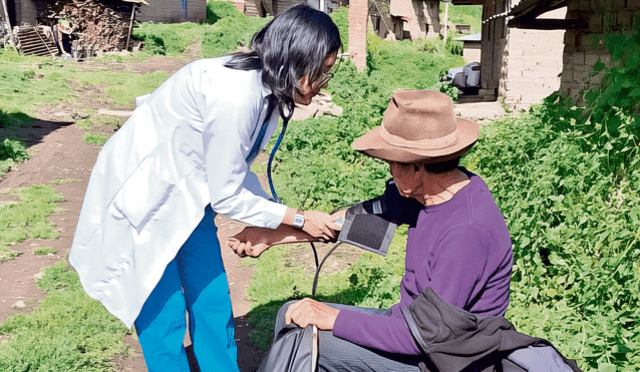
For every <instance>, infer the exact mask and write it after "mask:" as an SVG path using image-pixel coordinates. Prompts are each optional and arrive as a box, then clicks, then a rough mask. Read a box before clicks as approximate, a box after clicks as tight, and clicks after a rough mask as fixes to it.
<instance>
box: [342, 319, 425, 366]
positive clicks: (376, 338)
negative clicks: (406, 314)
mask: <svg viewBox="0 0 640 372" xmlns="http://www.w3.org/2000/svg"><path fill="white" fill-rule="evenodd" d="M333 335H334V336H336V337H340V338H342V339H345V340H347V341H350V342H353V343H355V344H358V345H361V346H365V347H369V348H372V349H376V350H382V351H386V352H389V353H396V354H407V355H419V354H420V349H419V348H418V345H416V343H415V341H414V340H413V336H411V332H410V331H409V328H408V327H407V324H406V322H405V320H404V318H403V317H402V315H401V313H400V312H399V311H398V312H396V314H394V315H391V316H386V315H379V314H366V313H362V312H358V311H353V310H344V309H343V310H340V313H338V317H337V318H336V322H335V324H334V326H333Z"/></svg>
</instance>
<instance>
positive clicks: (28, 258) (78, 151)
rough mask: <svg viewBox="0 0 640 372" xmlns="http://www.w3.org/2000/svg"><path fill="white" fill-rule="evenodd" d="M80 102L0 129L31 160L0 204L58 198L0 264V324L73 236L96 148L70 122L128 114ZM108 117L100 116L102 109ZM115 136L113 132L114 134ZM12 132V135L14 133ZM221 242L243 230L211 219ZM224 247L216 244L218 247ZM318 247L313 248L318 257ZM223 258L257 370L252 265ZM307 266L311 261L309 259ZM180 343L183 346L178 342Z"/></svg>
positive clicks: (27, 300) (7, 181) (132, 66)
mask: <svg viewBox="0 0 640 372" xmlns="http://www.w3.org/2000/svg"><path fill="white" fill-rule="evenodd" d="M198 54H199V49H198V48H197V47H196V46H194V47H193V48H190V49H189V50H188V51H187V53H185V55H184V56H183V57H182V58H181V59H172V58H166V57H162V58H151V59H149V60H147V61H144V62H128V63H116V62H114V63H111V64H104V63H92V62H91V61H86V62H82V63H79V64H78V66H79V67H80V68H83V69H108V70H114V71H135V72H140V73H146V72H151V71H159V70H160V71H166V72H168V73H173V72H175V71H177V70H178V69H179V68H180V67H182V66H184V65H185V64H187V63H188V62H190V61H191V60H194V59H196V58H197V56H198ZM77 90H78V91H79V92H81V97H82V98H81V99H79V100H77V101H74V102H65V103H64V104H60V105H58V106H54V107H45V108H42V109H41V110H40V111H39V113H38V115H37V122H36V124H35V125H33V126H31V127H29V128H20V129H7V128H0V138H5V137H7V136H9V135H11V136H12V137H13V136H14V135H16V134H18V135H19V136H20V137H21V138H23V139H24V141H25V142H26V144H27V146H28V151H29V154H30V155H31V158H30V159H29V160H28V161H26V162H24V163H21V164H19V165H18V166H17V167H16V168H14V169H12V170H11V171H10V172H9V173H7V174H5V175H4V176H0V203H7V202H12V201H14V200H15V197H14V196H12V195H10V194H7V193H6V191H9V190H15V189H18V188H24V187H30V186H32V185H35V184H44V185H52V186H53V187H54V188H55V189H56V190H57V192H58V193H60V194H62V195H63V196H64V201H62V202H60V203H59V204H58V207H59V210H58V212H56V213H54V214H53V215H51V216H50V220H51V221H52V222H53V223H54V224H55V226H56V229H57V230H58V232H59V236H58V238H56V239H54V240H26V241H23V242H21V243H18V244H15V245H14V246H13V247H12V248H13V249H14V250H16V251H18V252H20V255H19V256H18V257H17V258H16V259H14V260H11V261H8V262H4V263H0V323H2V322H4V321H5V320H6V319H7V318H8V317H9V316H11V315H13V314H21V313H29V312H31V311H33V309H35V308H36V307H37V306H38V303H39V301H40V300H41V299H42V298H43V297H44V293H43V292H42V291H41V290H40V289H38V288H37V286H36V285H35V278H37V277H38V276H39V275H41V274H40V270H41V268H43V267H47V266H51V265H52V264H53V263H55V262H57V261H60V260H66V256H67V254H68V250H69V247H70V246H71V241H72V238H73V234H74V231H75V226H76V222H77V218H78V215H79V213H80V207H81V203H82V199H83V196H84V192H85V189H86V185H87V182H88V180H89V175H90V173H91V169H92V167H93V165H94V162H95V159H96V157H97V155H98V152H99V150H100V147H99V146H94V145H89V144H87V143H85V142H84V141H83V140H82V136H83V133H84V131H83V130H82V129H81V128H79V127H78V126H77V125H76V124H75V120H76V118H78V116H79V115H84V114H83V113H84V112H87V109H95V110H102V111H103V112H105V110H111V111H116V112H113V114H114V115H118V114H122V115H126V113H124V114H123V113H122V112H117V111H122V110H127V109H129V110H130V109H131V108H118V107H108V104H105V102H106V101H105V100H104V99H103V98H102V92H100V91H99V90H98V89H93V88H92V89H87V88H85V87H77ZM467 105H468V106H465V105H456V111H457V112H459V113H461V114H462V116H467V117H470V118H472V119H475V120H479V121H482V120H484V119H493V118H495V117H497V116H501V115H504V111H503V110H502V108H501V107H500V105H499V104H498V103H491V104H487V103H482V104H467ZM107 112H108V111H107ZM304 114H305V110H304V108H302V109H301V110H300V111H299V114H298V117H301V116H304ZM114 130H115V129H114ZM15 131H18V133H15ZM257 161H258V162H266V155H264V154H263V155H261V158H259V159H258V160H257ZM216 223H217V225H218V228H219V232H218V236H219V238H220V241H221V242H226V239H227V238H228V237H230V236H232V235H233V234H235V233H237V232H239V231H240V230H241V229H242V227H243V225H242V224H240V223H238V222H235V221H231V220H229V219H226V218H224V217H221V216H219V217H218V218H217V219H216ZM223 244H224V243H223ZM39 246H43V247H51V248H54V249H56V251H57V253H55V254H49V255H45V256H41V255H35V254H34V248H36V247H39ZM322 250H324V248H323V247H320V254H322ZM222 251H223V259H224V263H225V267H226V269H227V273H228V280H229V287H230V294H231V300H232V303H233V311H234V315H235V317H236V318H235V320H236V342H237V344H238V356H239V358H238V359H239V360H238V365H239V368H240V371H241V372H253V371H255V370H256V368H257V367H258V365H259V363H260V360H261V359H262V357H263V355H264V352H262V351H261V350H259V349H257V348H255V347H254V346H253V345H252V344H251V343H249V335H250V333H251V328H250V327H249V326H248V324H247V322H246V317H245V316H246V314H247V313H248V312H249V310H250V303H249V301H247V299H246V298H245V289H246V287H247V286H248V285H249V281H250V280H251V276H252V273H253V265H246V264H245V265H241V259H240V258H239V257H237V256H236V255H235V254H233V252H232V251H231V250H230V249H225V247H224V246H223V250H222ZM358 255H359V254H358V253H353V254H350V253H349V254H343V255H340V257H339V258H337V260H338V261H340V262H337V261H335V262H332V263H331V265H330V266H334V267H335V266H336V265H340V266H342V265H344V264H346V263H349V262H353V261H354V260H355V259H357V257H358ZM310 262H312V261H310ZM125 341H126V343H127V345H128V346H129V347H130V350H131V351H130V353H128V354H127V355H121V356H118V357H117V358H115V359H114V365H115V366H116V370H117V371H122V372H143V371H146V370H147V369H146V367H145V364H144V358H143V356H142V352H141V349H140V346H139V344H138V342H137V339H136V338H135V336H133V335H132V336H128V337H127V338H126V340H125ZM186 343H187V344H188V343H189V341H188V340H186Z"/></svg>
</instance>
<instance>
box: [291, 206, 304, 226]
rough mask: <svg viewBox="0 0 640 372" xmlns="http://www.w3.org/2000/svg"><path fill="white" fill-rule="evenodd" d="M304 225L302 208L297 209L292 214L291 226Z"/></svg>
mask: <svg viewBox="0 0 640 372" xmlns="http://www.w3.org/2000/svg"><path fill="white" fill-rule="evenodd" d="M302 226H304V211H303V210H302V209H298V211H297V212H296V215H295V216H293V227H296V228H298V229H301V228H302Z"/></svg>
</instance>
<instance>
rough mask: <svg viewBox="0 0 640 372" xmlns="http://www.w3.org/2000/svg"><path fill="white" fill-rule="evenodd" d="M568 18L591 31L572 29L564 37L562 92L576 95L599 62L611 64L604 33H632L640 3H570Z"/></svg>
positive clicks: (578, 0) (574, 0)
mask: <svg viewBox="0 0 640 372" xmlns="http://www.w3.org/2000/svg"><path fill="white" fill-rule="evenodd" d="M567 18H568V19H581V20H583V21H584V22H586V23H587V24H588V25H589V27H588V29H584V30H569V31H567V33H566V35H565V41H564V42H565V47H564V71H563V74H562V83H561V85H560V91H561V92H562V93H569V94H571V95H573V96H575V95H577V94H578V92H579V91H580V89H582V87H583V86H584V82H585V79H586V78H587V77H588V75H589V72H591V71H592V70H593V65H594V63H596V61H597V60H598V59H600V60H601V61H602V62H604V63H605V64H606V65H610V64H611V56H610V55H609V53H608V51H607V48H606V46H605V44H604V37H605V34H606V33H608V32H626V31H631V30H633V29H634V27H636V26H637V25H638V23H640V0H610V1H599V0H591V1H590V0H568V4H567ZM595 81H597V78H596V80H595Z"/></svg>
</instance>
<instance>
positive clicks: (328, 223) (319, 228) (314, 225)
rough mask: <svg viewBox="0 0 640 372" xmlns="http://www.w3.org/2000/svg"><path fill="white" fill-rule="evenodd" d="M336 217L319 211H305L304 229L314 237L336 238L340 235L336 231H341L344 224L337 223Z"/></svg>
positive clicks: (325, 239) (326, 239) (323, 238)
mask: <svg viewBox="0 0 640 372" xmlns="http://www.w3.org/2000/svg"><path fill="white" fill-rule="evenodd" d="M335 221H336V219H334V218H332V216H330V215H328V214H327V213H323V212H318V211H304V226H302V231H304V232H306V233H307V234H309V235H311V236H312V237H314V238H316V239H319V240H322V241H330V240H335V239H336V238H337V237H338V235H337V234H336V231H340V229H341V228H342V226H340V225H338V224H337V223H335Z"/></svg>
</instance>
